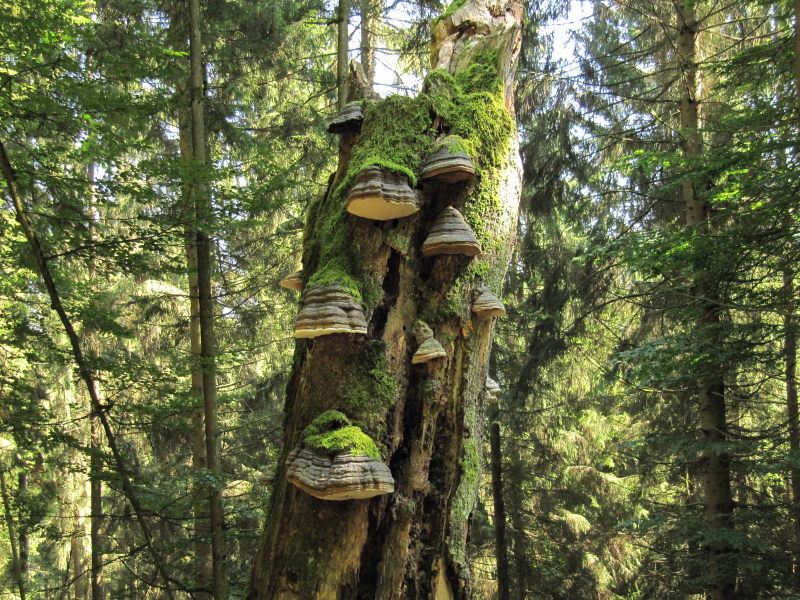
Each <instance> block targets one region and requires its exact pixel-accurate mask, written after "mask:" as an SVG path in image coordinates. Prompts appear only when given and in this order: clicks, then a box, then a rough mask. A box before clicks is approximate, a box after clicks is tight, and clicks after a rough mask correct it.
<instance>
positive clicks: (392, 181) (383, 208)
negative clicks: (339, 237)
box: [347, 165, 419, 221]
mask: <svg viewBox="0 0 800 600" xmlns="http://www.w3.org/2000/svg"><path fill="white" fill-rule="evenodd" d="M418 210H419V200H418V199H417V194H416V193H415V192H414V190H413V189H412V188H411V186H410V185H409V184H408V177H407V176H406V175H405V174H403V173H395V172H393V171H390V170H389V169H386V168H384V167H379V166H376V165H373V166H370V167H366V168H365V169H362V170H361V171H359V172H358V174H357V175H356V177H355V179H354V180H353V186H352V187H351V188H350V194H349V195H348V198H347V212H349V213H350V214H353V215H356V216H359V217H364V218H365V219H373V220H375V221H388V220H389V219H400V218H402V217H407V216H409V215H413V214H414V213H415V212H417V211H418Z"/></svg>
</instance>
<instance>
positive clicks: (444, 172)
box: [420, 136, 475, 183]
mask: <svg viewBox="0 0 800 600" xmlns="http://www.w3.org/2000/svg"><path fill="white" fill-rule="evenodd" d="M420 177H421V179H436V180H438V181H444V182H445V183H456V182H459V181H467V180H469V181H471V180H472V179H473V178H474V177H475V164H474V163H473V162H472V160H470V158H469V156H467V153H466V152H464V150H463V149H462V148H461V143H460V140H459V138H458V137H456V136H448V137H446V138H445V139H444V140H442V142H441V144H440V146H439V148H438V149H437V150H435V151H434V152H433V153H432V154H431V155H430V156H428V158H427V159H426V160H425V164H424V165H423V167H422V174H421V175H420Z"/></svg>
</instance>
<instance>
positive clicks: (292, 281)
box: [278, 269, 303, 292]
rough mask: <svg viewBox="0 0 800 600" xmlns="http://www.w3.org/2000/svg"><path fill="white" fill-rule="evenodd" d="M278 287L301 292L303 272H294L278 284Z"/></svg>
mask: <svg viewBox="0 0 800 600" xmlns="http://www.w3.org/2000/svg"><path fill="white" fill-rule="evenodd" d="M278 285H279V286H281V287H282V288H286V289H287V290H295V291H296V292H302V291H303V270H302V269H301V270H299V271H295V272H294V273H292V274H291V275H287V276H286V277H284V278H283V279H281V280H280V281H279V282H278Z"/></svg>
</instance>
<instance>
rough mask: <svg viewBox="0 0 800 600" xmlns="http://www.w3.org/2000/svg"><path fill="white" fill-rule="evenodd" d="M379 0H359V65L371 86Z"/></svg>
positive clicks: (373, 71)
mask: <svg viewBox="0 0 800 600" xmlns="http://www.w3.org/2000/svg"><path fill="white" fill-rule="evenodd" d="M379 1H380V0H360V2H361V66H362V67H364V75H365V76H366V79H367V83H368V84H369V85H370V86H371V85H372V82H373V80H374V79H375V24H376V23H377V21H378V19H379V18H380V12H379V10H378V7H379V6H380V4H379Z"/></svg>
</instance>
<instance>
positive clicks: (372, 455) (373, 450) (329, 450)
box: [286, 410, 394, 500]
mask: <svg viewBox="0 0 800 600" xmlns="http://www.w3.org/2000/svg"><path fill="white" fill-rule="evenodd" d="M286 479H287V480H288V481H289V483H291V484H293V485H295V486H296V487H298V488H300V489H301V490H303V491H304V492H306V493H307V494H310V495H311V496H314V497H315V498H321V499H323V500H357V499H364V498H372V497H374V496H379V495H381V494H390V493H392V492H393V491H394V478H393V477H392V472H391V471H390V470H389V467H387V466H386V465H385V464H384V463H383V462H381V459H380V453H379V451H378V447H377V446H376V445H375V442H373V441H372V438H370V437H369V436H368V435H367V434H365V433H364V432H363V431H361V429H359V428H358V427H356V426H355V425H353V424H352V423H351V422H350V419H348V418H347V417H346V416H345V415H344V414H342V413H340V412H339V411H335V410H330V411H328V412H325V413H323V414H321V415H320V416H319V417H317V418H316V419H314V421H313V422H312V423H311V424H310V425H309V426H308V427H307V428H306V429H305V431H304V432H303V439H302V441H301V442H300V444H298V446H297V447H296V448H294V449H293V450H292V451H291V452H290V453H289V456H288V457H287V459H286Z"/></svg>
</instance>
